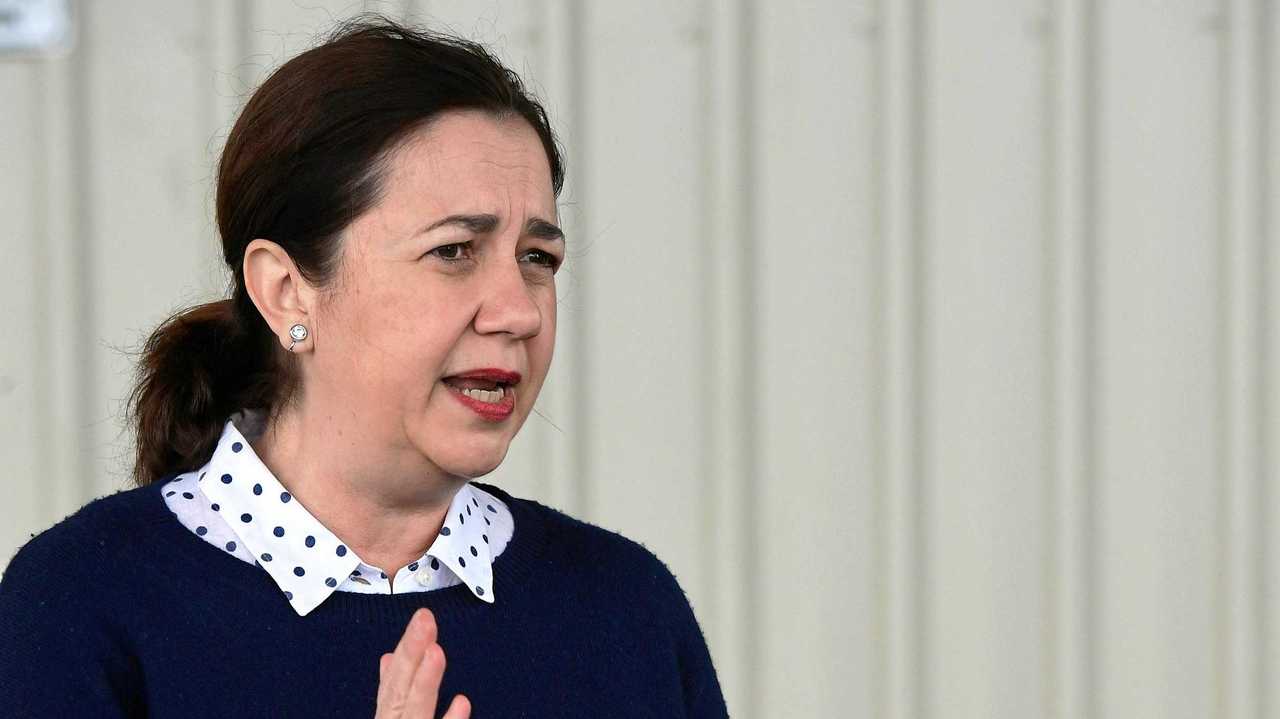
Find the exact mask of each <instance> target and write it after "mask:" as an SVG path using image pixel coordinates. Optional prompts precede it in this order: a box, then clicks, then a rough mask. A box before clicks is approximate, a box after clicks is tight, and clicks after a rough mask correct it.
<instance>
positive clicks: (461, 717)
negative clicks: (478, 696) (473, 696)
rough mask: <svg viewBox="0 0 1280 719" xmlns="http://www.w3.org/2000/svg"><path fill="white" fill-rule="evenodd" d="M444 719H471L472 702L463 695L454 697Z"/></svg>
mask: <svg viewBox="0 0 1280 719" xmlns="http://www.w3.org/2000/svg"><path fill="white" fill-rule="evenodd" d="M443 719H471V700H470V699H467V698H466V697H465V696H463V695H461V694H458V695H456V696H454V698H453V703H452V704H450V705H449V711H447V712H445V713H444V717H443Z"/></svg>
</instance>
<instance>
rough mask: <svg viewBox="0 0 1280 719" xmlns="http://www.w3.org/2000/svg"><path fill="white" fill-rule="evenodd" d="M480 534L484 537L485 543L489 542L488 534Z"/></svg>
mask: <svg viewBox="0 0 1280 719" xmlns="http://www.w3.org/2000/svg"><path fill="white" fill-rule="evenodd" d="M480 536H481V537H483V538H484V543H485V544H488V543H489V535H487V534H481V535H480Z"/></svg>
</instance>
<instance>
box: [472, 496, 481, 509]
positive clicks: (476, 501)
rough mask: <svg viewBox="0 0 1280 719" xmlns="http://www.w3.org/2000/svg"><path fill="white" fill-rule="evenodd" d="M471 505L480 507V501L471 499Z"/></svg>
mask: <svg viewBox="0 0 1280 719" xmlns="http://www.w3.org/2000/svg"><path fill="white" fill-rule="evenodd" d="M471 503H472V504H474V505H476V506H477V507H479V506H480V500H478V499H476V498H475V497H472V498H471Z"/></svg>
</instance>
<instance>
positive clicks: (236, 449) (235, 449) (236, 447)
mask: <svg viewBox="0 0 1280 719" xmlns="http://www.w3.org/2000/svg"><path fill="white" fill-rule="evenodd" d="M242 449H244V445H243V444H240V443H239V442H235V443H233V444H232V445H231V451H232V452H239V451H240V450H242Z"/></svg>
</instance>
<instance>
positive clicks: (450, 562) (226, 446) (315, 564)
mask: <svg viewBox="0 0 1280 719" xmlns="http://www.w3.org/2000/svg"><path fill="white" fill-rule="evenodd" d="M237 424H239V425H242V426H244V427H245V433H242V432H241V431H240V427H238V426H237ZM255 427H257V428H260V427H261V424H260V417H257V416H256V415H254V414H249V413H246V412H241V413H237V414H236V415H233V416H232V417H231V418H230V419H228V420H227V422H226V424H225V425H224V426H223V429H222V436H221V437H220V438H219V440H218V445H217V447H216V448H215V449H214V452H213V456H212V457H211V458H210V460H209V461H208V463H206V464H205V466H204V467H201V468H200V469H199V470H197V471H196V475H197V477H198V478H199V479H198V482H199V485H200V491H201V493H203V494H204V495H205V497H207V498H208V499H209V500H210V502H212V507H213V509H214V510H215V511H217V512H218V513H219V514H220V515H221V516H222V517H223V518H224V519H225V520H226V521H227V523H228V524H230V525H231V526H232V528H233V529H234V531H235V532H236V534H237V536H239V538H240V539H241V541H242V542H243V543H244V545H245V548H246V549H248V550H249V551H250V552H251V553H252V554H253V556H254V557H256V558H257V565H258V566H260V567H261V568H262V569H264V570H266V572H267V574H269V575H270V576H271V579H272V580H273V581H274V582H275V584H276V586H277V587H279V589H280V591H281V592H283V593H284V595H285V598H286V599H287V600H288V602H289V603H290V605H291V606H292V607H293V609H294V610H295V611H296V612H297V613H298V615H299V616H306V615H307V614H308V613H310V612H311V611H312V610H313V609H315V608H316V607H317V606H319V605H320V604H321V603H323V602H324V601H325V600H326V599H328V598H329V597H330V596H331V595H332V594H333V593H334V592H336V591H337V590H338V588H339V587H341V586H342V585H343V583H345V582H347V581H359V580H360V579H361V578H360V577H358V576H356V575H355V573H356V570H357V567H360V566H362V565H366V563H365V562H364V561H363V560H361V558H360V557H359V556H357V555H356V553H355V552H354V551H351V550H350V549H349V548H348V547H347V545H346V543H345V542H344V541H343V540H342V539H341V538H340V537H338V536H337V535H335V534H334V533H333V532H331V531H330V530H329V529H328V527H326V526H325V525H324V524H323V523H321V522H320V521H319V520H318V519H316V518H315V516H314V515H312V514H311V512H309V511H308V510H307V508H306V507H304V506H303V505H302V502H300V501H299V500H297V499H296V498H294V497H293V496H292V495H291V494H290V493H289V492H288V491H287V490H286V489H285V488H284V486H283V485H281V484H280V481H279V480H278V479H276V477H275V475H274V474H273V473H272V472H271V471H270V470H269V469H268V468H267V467H266V465H265V464H263V463H262V461H261V459H259V458H258V456H257V454H255V453H254V451H253V448H252V446H250V444H249V441H248V440H247V439H246V434H247V435H248V436H255V435H256V432H255V431H254V428H255ZM498 512H499V510H498V509H497V508H496V507H494V506H493V505H492V504H491V503H488V502H482V501H481V498H480V496H478V494H477V493H476V492H475V491H473V488H472V486H471V483H470V482H468V483H467V484H465V485H463V486H462V488H461V489H459V490H458V492H457V493H456V494H455V495H454V498H453V501H452V503H451V504H450V506H449V512H448V514H447V515H446V517H445V523H444V526H443V527H442V528H441V530H440V533H439V534H438V535H437V536H436V540H435V541H434V542H433V543H432V545H431V547H430V549H428V550H427V552H426V553H425V554H424V555H423V556H422V557H421V558H420V559H419V560H418V561H416V562H413V563H411V564H410V565H409V566H408V567H406V568H405V570H402V571H401V574H400V575H399V576H397V577H396V579H397V580H399V581H407V580H410V577H413V576H417V577H421V578H422V580H423V581H424V582H425V581H426V579H427V575H426V573H427V572H430V571H438V570H439V569H440V568H441V565H444V566H447V567H448V568H449V570H451V571H452V572H453V573H454V574H456V575H457V576H458V577H459V579H461V580H462V583H463V584H465V585H466V586H467V588H468V589H469V590H470V591H471V593H472V594H473V595H475V596H476V598H478V599H480V600H481V601H484V602H488V603H490V604H492V603H493V602H494V592H493V568H492V566H491V565H492V556H491V554H490V551H489V543H488V537H487V535H486V534H485V532H486V529H487V528H488V527H489V526H490V525H491V519H490V518H491V517H492V518H494V519H497V518H498ZM368 566H371V565H368ZM378 569H380V570H382V571H383V572H384V574H385V569H384V568H378ZM406 570H407V572H409V573H410V574H406V573H405V571H406Z"/></svg>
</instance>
